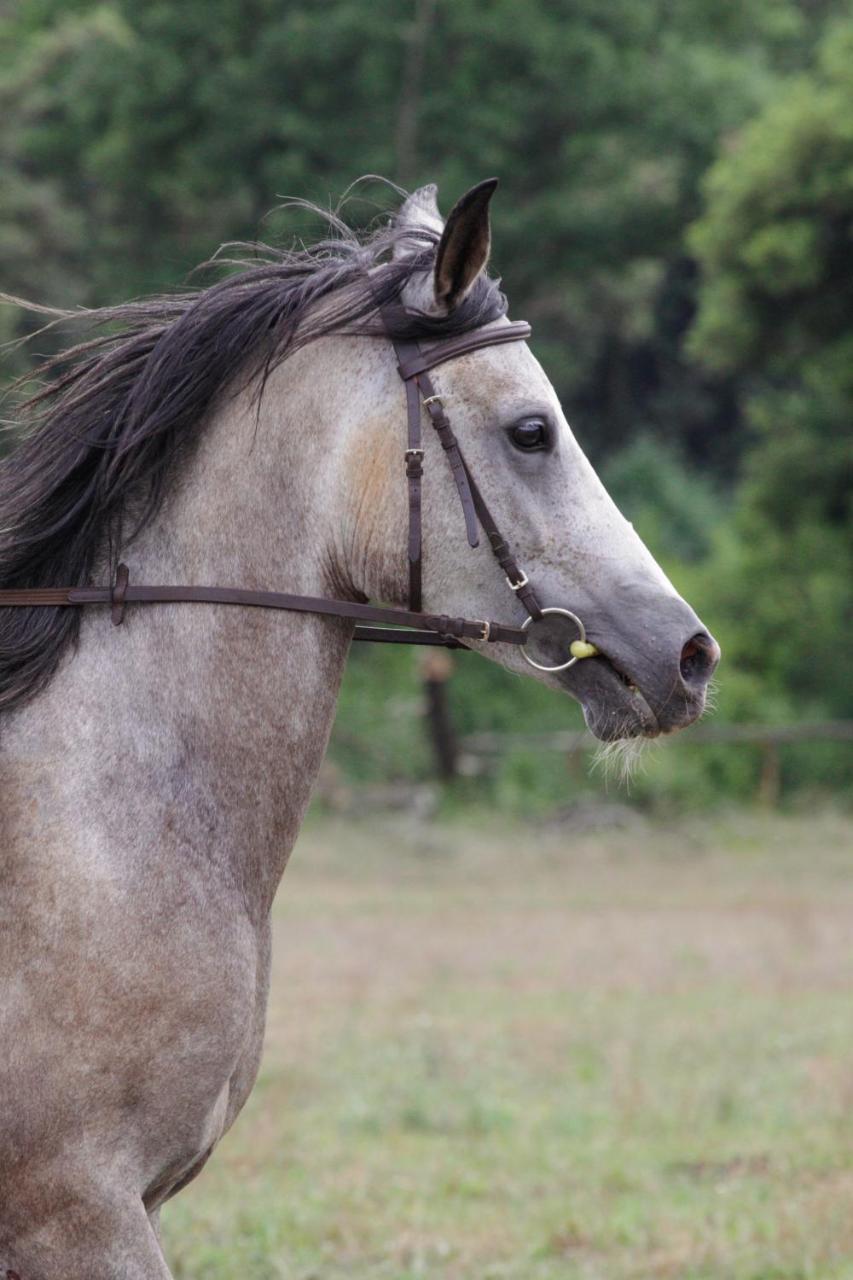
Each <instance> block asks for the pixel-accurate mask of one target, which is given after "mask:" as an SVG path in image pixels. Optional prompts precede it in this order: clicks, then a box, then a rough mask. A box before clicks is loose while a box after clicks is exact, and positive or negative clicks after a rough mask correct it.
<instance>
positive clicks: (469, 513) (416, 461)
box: [0, 309, 586, 671]
mask: <svg viewBox="0 0 853 1280" xmlns="http://www.w3.org/2000/svg"><path fill="white" fill-rule="evenodd" d="M380 314H382V315H383V319H384V322H385V325H386V329H387V330H388V331H389V332H390V331H391V326H390V316H389V313H388V312H387V311H386V312H383V311H382V310H381V309H380ZM530 334H531V328H530V325H529V324H527V323H526V322H525V321H523V320H519V321H516V322H515V323H505V324H504V323H498V324H491V325H486V326H483V327H481V328H479V329H474V330H472V331H471V332H469V333H463V334H460V335H458V336H457V337H454V338H449V339H447V340H446V341H444V342H440V343H436V344H435V345H434V346H431V347H430V348H429V349H428V350H427V351H424V350H422V348H421V346H420V344H419V343H418V342H416V341H414V340H411V339H406V340H402V339H393V338H392V339H391V341H392V342H393V345H394V351H395V354H396V357H397V368H398V371H399V374H400V377H401V378H402V379H403V382H404V384H405V387H406V406H407V414H408V438H407V447H406V450H405V454H404V461H405V469H406V477H407V482H408V498H409V538H408V565H409V607H408V609H394V608H385V607H382V606H377V605H370V604H362V603H359V602H357V601H353V600H335V599H331V598H326V597H324V596H300V595H292V594H289V593H287V592H280V591H253V590H248V589H246V588H244V587H205V586H136V585H133V584H131V582H130V575H129V571H128V568H127V565H125V564H119V566H118V569H117V571H116V577H115V582H114V583H113V585H112V586H111V587H33V588H23V589H20V590H17V589H15V590H11V589H7V590H0V607H18V608H23V607H44V608H48V607H50V608H56V607H81V606H84V605H98V604H99V605H109V606H110V607H111V616H112V622H113V625H114V626H118V625H120V623H121V622H122V621H123V619H124V614H125V608H126V606H127V605H128V604H186V603H197V604H228V605H242V606H244V607H249V608H259V609H283V610H287V611H289V612H296V613H315V614H323V615H327V616H331V617H336V618H346V619H349V620H351V621H353V622H355V623H356V626H355V630H354V639H356V640H372V641H381V642H384V643H393V644H421V645H443V646H445V647H446V648H453V649H456V648H464V647H465V646H464V645H463V644H462V642H463V641H464V640H480V641H487V642H489V643H493V644H494V643H497V644H516V645H520V646H522V649H521V652H522V655H523V656H524V657H525V658H526V659H527V661H528V662H529V663H530V664H531V666H535V667H536V668H537V669H538V670H541V671H563V670H565V669H566V668H567V667H570V666H572V665H573V664H574V663H575V662H577V661H578V658H577V657H575V656H573V657H571V658H570V659H569V661H567V662H563V663H560V664H558V665H557V666H553V667H547V666H542V665H541V664H539V663H537V662H535V661H534V660H533V659H532V658H531V657H530V656H529V655H528V654H527V653H526V652H525V649H524V648H523V646H524V645H525V643H526V641H527V638H528V630H529V628H530V626H531V625H532V623H533V622H536V621H538V620H539V619H541V618H542V617H543V616H544V615H546V614H559V615H561V616H563V617H567V618H569V619H570V620H571V621H572V622H573V623H574V625H575V627H576V628H577V631H578V638H579V639H580V640H581V641H585V639H586V633H585V630H584V626H583V623H582V622H581V620H580V618H578V617H577V616H576V614H574V613H572V612H571V611H570V610H568V609H557V608H543V607H542V606H541V605H540V603H539V600H538V599H537V596H536V592H535V591H534V589H533V587H532V586H531V585H530V582H529V580H528V578H527V575H526V574H525V573H524V571H523V570H522V569H521V567H520V566H519V564H518V562H517V561H516V559H515V557H514V555H513V553H512V550H511V548H510V546H509V544H508V543H507V541H506V539H505V538H504V537H503V535H502V534H501V532H500V530H499V529H498V526H497V524H496V523H495V520H494V518H493V516H492V514H491V512H490V510H489V508H488V505H487V504H486V501H485V499H484V498H483V495H482V493H481V492H480V489H479V488H478V486H477V483H476V481H475V480H474V477H473V476H472V474H471V471H470V469H469V467H468V464H467V462H466V461H465V457H464V455H463V453H462V450H461V448H460V447H459V441H458V440H457V439H456V436H455V434H454V432H453V429H452V427H451V425H450V421H449V419H448V417H447V414H446V413H445V410H444V405H443V403H442V399H441V397H440V396H439V395H437V394H436V391H435V387H434V386H433V383H432V379H431V378H430V376H429V375H430V372H431V370H433V369H435V368H437V367H438V366H439V365H442V364H446V363H447V362H448V361H449V360H455V359H457V358H458V357H459V356H463V355H467V354H468V353H469V352H472V351H481V350H483V349H484V348H485V347H494V346H498V345H500V344H502V343H504V342H522V341H525V340H526V339H527V338H529V337H530ZM422 409H426V411H427V414H428V416H429V420H430V422H431V424H432V426H433V428H434V429H435V432H436V435H437V436H438V439H439V441H440V443H441V446H442V448H443V450H444V453H445V456H446V457H447V461H448V463H449V464H450V469H451V472H452V474H453V479H454V481H455V484H456V490H457V492H458V494H459V499H460V502H461V504H462V511H463V514H464V517H465V529H466V534H467V538H468V544H469V546H471V547H476V546H478V545H479V532H478V525H479V527H480V528H482V530H483V532H484V533H485V535H486V537H487V538H488V540H489V545H490V546H491V549H492V552H493V554H494V556H495V559H496V560H497V562H498V564H499V565H500V567H501V569H502V570H503V573H504V575H505V577H506V581H507V585H508V587H509V588H510V590H511V591H513V592H514V593H515V594H516V595H517V596H518V598H519V600H520V601H521V602H522V604H523V605H524V607H525V609H526V610H527V615H528V616H527V619H526V620H525V622H524V623H523V624H522V626H520V627H516V626H509V625H507V624H505V623H501V622H491V621H480V620H477V619H470V618H453V617H449V616H447V615H446V614H434V613H424V612H423V611H422V608H421V583H422V568H423V545H422V544H423V539H422V518H421V485H422V479H423V460H424V450H423V442H422V437H421V419H422Z"/></svg>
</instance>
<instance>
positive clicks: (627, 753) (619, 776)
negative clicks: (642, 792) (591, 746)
mask: <svg viewBox="0 0 853 1280" xmlns="http://www.w3.org/2000/svg"><path fill="white" fill-rule="evenodd" d="M650 741H651V739H649V738H617V739H616V741H615V742H602V743H600V744H599V746H598V747H597V748H596V751H595V755H594V756H593V759H592V767H593V769H596V770H598V771H599V772H600V773H601V775H602V777H603V778H604V780H605V782H611V781H615V782H618V783H620V784H622V785H623V786H628V787H629V786H630V784H631V781H632V779H633V778H635V777H636V775H637V773H638V772H639V770H640V768H641V766H642V765H644V764H645V763H646V759H645V751H646V748H647V747H648V746H649V744H650Z"/></svg>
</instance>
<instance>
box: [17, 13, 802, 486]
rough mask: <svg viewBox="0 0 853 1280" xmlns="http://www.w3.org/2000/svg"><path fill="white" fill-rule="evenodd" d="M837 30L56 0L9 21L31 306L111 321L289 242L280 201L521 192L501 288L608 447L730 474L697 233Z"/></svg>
mask: <svg viewBox="0 0 853 1280" xmlns="http://www.w3.org/2000/svg"><path fill="white" fill-rule="evenodd" d="M823 7H826V6H825V5H824V6H823ZM818 23H819V18H818V17H817V16H816V14H815V6H813V5H811V4H809V5H806V4H805V3H804V4H802V5H800V4H797V3H796V0H738V2H737V3H735V0H721V3H718V4H716V5H713V6H708V5H707V3H705V0H683V2H682V3H681V4H679V5H677V6H673V5H671V4H670V3H669V0H648V3H646V4H644V5H637V4H635V3H634V2H633V0H612V2H611V3H610V4H609V5H607V6H602V5H600V4H599V3H596V2H594V0H547V3H546V0H528V3H526V4H525V6H524V10H523V15H522V14H521V11H520V9H519V6H518V4H517V0H453V2H452V3H451V2H450V0H406V3H400V0H313V3H311V4H310V5H309V4H307V3H304V2H302V3H299V2H295V0H290V2H285V3H282V0H182V2H181V3H180V4H175V3H174V0H149V2H148V3H146V4H144V5H140V4H138V3H136V0H102V2H101V3H97V4H95V3H92V0H28V3H27V4H24V5H21V6H9V7H7V8H6V9H0V46H2V50H4V51H3V52H0V67H2V68H4V75H5V77H6V83H5V87H4V91H3V93H2V105H3V111H2V115H0V154H2V156H3V159H4V162H5V163H6V165H7V168H8V171H9V172H11V173H12V174H13V175H15V178H14V180H13V184H12V185H10V194H9V195H8V197H7V205H13V206H14V207H7V208H6V209H0V221H2V224H3V226H4V228H5V226H8V225H11V226H12V228H13V229H15V228H17V229H18V234H20V232H21V229H22V228H26V229H27V231H28V233H29V235H30V241H29V242H28V243H24V244H21V245H20V246H19V248H18V250H17V252H16V257H17V258H18V262H19V264H20V269H19V271H18V273H17V274H18V275H19V276H20V278H21V287H22V288H26V289H27V290H28V291H29V292H34V293H36V294H37V295H38V297H39V298H41V299H46V298H48V297H50V298H56V297H57V295H60V296H63V297H64V296H65V295H66V294H67V292H68V291H69V290H71V289H74V290H75V292H76V296H77V299H78V300H80V301H86V300H88V299H90V298H91V299H94V300H104V299H107V298H110V299H112V298H115V297H116V296H117V295H127V294H128V293H139V292H144V291H147V290H150V289H152V288H154V287H158V286H161V285H164V284H168V283H171V282H173V281H174V280H175V279H177V278H180V277H181V276H182V275H183V274H184V273H185V272H186V270H187V269H188V268H190V267H191V266H192V265H194V264H195V263H196V262H198V261H200V260H202V259H204V258H205V257H207V256H208V255H209V254H210V252H211V251H212V249H214V248H215V247H216V245H217V244H218V243H219V242H220V241H221V240H223V239H226V238H230V237H234V236H241V237H243V236H249V237H252V236H254V235H256V234H257V233H258V232H259V231H260V232H261V234H270V228H273V229H275V228H277V227H279V226H280V224H279V223H278V221H277V220H272V221H271V222H270V223H263V224H262V219H263V218H264V215H265V213H266V212H267V211H268V210H269V209H270V207H271V205H272V204H273V203H274V200H275V194H276V193H277V192H278V193H282V192H283V193H287V194H296V195H307V196H309V197H313V198H316V199H318V200H319V201H320V202H324V201H326V200H328V198H329V193H330V192H334V193H340V192H341V191H343V190H344V189H345V187H346V186H347V185H348V184H349V183H350V182H351V181H352V179H353V178H354V177H357V176H358V175H359V174H360V173H364V172H373V173H383V174H387V175H389V176H391V177H394V178H397V179H398V180H401V181H404V182H405V183H406V184H409V185H415V184H417V183H419V182H423V181H428V180H432V179H437V180H438V181H439V182H440V184H441V186H442V188H443V190H444V192H445V199H446V200H447V199H449V198H450V197H451V196H454V195H456V194H458V193H459V192H460V191H461V190H463V189H464V188H465V187H466V185H468V184H470V183H471V182H472V181H474V180H476V179H478V178H481V177H483V176H485V175H487V174H489V173H498V174H499V175H500V176H501V177H502V179H503V180H504V184H505V190H504V193H503V199H502V200H501V201H500V202H499V203H498V206H497V208H496V220H497V223H498V228H497V232H498V234H497V236H496V244H497V246H498V263H497V265H498V266H499V267H500V268H501V269H502V270H503V272H504V275H505V277H506V281H507V287H508V290H509V291H510V293H511V295H512V297H513V298H514V299H515V301H516V306H517V307H519V308H520V307H522V306H523V308H524V310H525V311H526V313H527V314H529V316H530V318H531V319H532V320H534V321H536V322H537V325H538V333H539V335H540V342H541V350H542V351H543V354H544V355H545V356H546V357H547V359H548V363H549V368H550V369H551V370H552V372H553V374H554V375H555V378H556V381H557V384H558V389H559V391H560V392H561V394H562V396H563V398H564V401H565V403H566V405H567V407H568V408H569V410H570V411H571V412H572V413H573V415H574V416H575V417H577V418H578V420H579V422H580V423H581V425H582V427H583V424H584V423H586V424H588V425H587V427H586V430H585V436H586V443H587V444H588V446H589V447H591V449H592V451H593V452H600V453H604V452H607V451H608V450H612V449H613V448H614V447H617V446H619V445H620V444H622V443H624V442H625V440H626V439H628V438H629V437H630V435H631V434H632V433H633V432H634V431H635V430H636V429H637V428H642V429H644V430H648V429H654V430H657V431H658V432H659V433H661V434H663V435H665V436H668V437H669V438H671V439H675V440H678V441H680V443H681V444H682V445H683V447H684V448H686V449H687V451H688V454H689V455H690V456H692V457H693V458H694V459H698V460H701V461H703V462H704V461H709V462H712V463H714V464H717V465H720V466H724V465H726V464H730V463H731V461H732V458H733V455H734V452H735V444H734V437H735V428H736V426H737V413H736V401H735V399H734V397H733V394H732V389H731V380H730V379H729V378H728V376H727V375H717V374H714V373H709V372H708V371H703V370H701V369H700V368H699V367H698V366H697V364H696V362H695V361H691V360H689V359H688V358H687V357H686V355H685V353H684V350H683V337H684V334H685V332H686V329H687V326H688V324H689V321H690V318H691V314H692V310H693V292H694V272H693V269H692V265H691V262H690V260H689V258H687V257H686V256H685V252H684V246H683V243H682V229H683V227H684V226H685V224H686V222H687V221H688V220H689V219H690V218H691V217H692V216H694V215H695V214H696V213H697V212H698V207H699V206H698V184H699V178H700V175H701V174H702V173H703V171H704V170H705V169H706V168H707V167H708V165H709V163H710V162H711V160H712V158H713V156H714V154H715V152H716V150H717V147H718V145H719V141H720V139H721V137H724V136H726V134H727V133H728V132H729V131H730V130H732V129H734V128H736V127H737V126H739V125H740V124H741V123H742V122H743V121H744V120H745V119H746V118H747V117H748V116H749V115H750V114H752V113H753V112H754V111H755V110H756V109H757V107H758V106H760V104H761V103H762V102H764V101H765V100H766V98H767V96H768V94H769V93H770V91H771V90H772V86H773V83H774V81H775V78H776V77H777V75H778V72H779V70H780V69H784V68H788V67H789V66H791V65H796V64H797V62H798V60H801V59H802V58H803V57H804V56H807V53H808V49H809V48H810V45H811V40H812V29H813V28H814V26H815V25H816V24H818ZM24 177H26V179H27V183H28V186H29V191H28V194H27V195H26V197H25V196H24V195H23V194H21V193H19V194H18V195H17V196H15V195H14V194H13V192H12V186H13V185H14V182H15V181H18V182H22V181H23V180H24ZM40 184H41V185H40ZM44 184H47V186H45V185H44ZM384 198H385V203H386V204H387V203H388V198H387V195H386V196H385V197H384ZM34 208H38V209H40V210H41V211H42V213H41V218H42V219H44V216H45V213H44V211H45V210H47V209H49V210H50V213H51V218H52V221H51V223H50V225H47V224H45V225H44V226H43V227H42V229H41V230H39V225H38V222H39V220H38V219H35V218H30V216H29V213H28V210H30V209H34ZM352 208H353V209H354V210H355V216H359V215H360V216H364V217H368V216H370V214H371V213H372V212H373V211H372V210H370V209H368V208H366V207H365V206H362V205H353V206H352ZM289 229H290V231H291V232H292V229H293V223H292V221H291V223H290V224H289ZM297 229H298V228H297ZM8 234H9V233H8V232H7V231H6V230H5V229H0V236H6V235H8ZM593 427H594V430H593V429H592V428H593Z"/></svg>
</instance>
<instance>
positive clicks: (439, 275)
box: [434, 178, 498, 311]
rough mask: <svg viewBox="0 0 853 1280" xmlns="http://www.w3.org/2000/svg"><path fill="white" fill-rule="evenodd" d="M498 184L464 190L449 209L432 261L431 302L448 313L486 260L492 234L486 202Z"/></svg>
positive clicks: (490, 182)
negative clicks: (463, 193)
mask: <svg viewBox="0 0 853 1280" xmlns="http://www.w3.org/2000/svg"><path fill="white" fill-rule="evenodd" d="M497 185H498V180H497V178H487V179H486V181H485V182H478V183H477V185H476V187H472V188H471V190H470V191H466V193H465V195H464V196H461V197H460V199H459V200H457V201H456V204H455V205H454V206H453V208H452V209H451V210H450V214H449V216H448V219H447V222H446V224H445V227H444V231H443V232H442V236H441V241H440V243H439V246H438V253H437V254H436V259H435V276H434V283H435V300H436V302H437V303H438V304H439V306H440V307H443V308H446V309H447V310H448V311H452V310H453V308H454V307H455V306H457V305H458V304H459V303H460V302H461V301H462V299H463V298H464V297H465V295H466V293H468V291H469V289H470V288H471V286H472V285H473V283H474V281H475V280H476V279H477V277H478V275H479V274H480V272H481V271H483V270H484V268H485V266H486V263H487V262H488V260H489V249H490V248H491V245H492V233H491V228H490V226H489V201H490V200H491V198H492V196H493V195H494V193H495V188H496V187H497Z"/></svg>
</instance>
